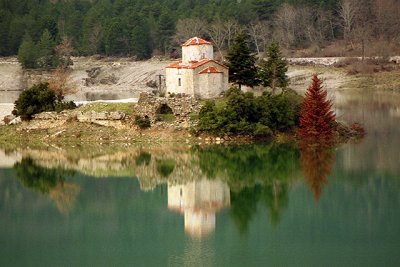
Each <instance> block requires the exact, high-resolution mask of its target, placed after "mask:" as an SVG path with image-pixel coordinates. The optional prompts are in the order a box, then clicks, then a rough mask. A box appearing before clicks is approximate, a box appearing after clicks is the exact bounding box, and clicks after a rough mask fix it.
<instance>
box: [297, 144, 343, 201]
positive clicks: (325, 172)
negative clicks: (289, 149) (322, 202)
mask: <svg viewBox="0 0 400 267" xmlns="http://www.w3.org/2000/svg"><path fill="white" fill-rule="evenodd" d="M300 152H301V153H300V159H301V165H302V169H303V173H304V176H305V179H306V181H307V183H308V186H309V187H310V190H311V192H312V193H313V194H314V199H315V200H316V201H318V200H319V199H320V197H321V193H322V188H323V186H324V185H325V184H326V183H328V176H329V174H330V173H331V171H332V167H333V164H334V163H335V160H336V157H335V151H334V147H333V145H332V144H331V143H327V142H320V143H308V142H301V143H300Z"/></svg>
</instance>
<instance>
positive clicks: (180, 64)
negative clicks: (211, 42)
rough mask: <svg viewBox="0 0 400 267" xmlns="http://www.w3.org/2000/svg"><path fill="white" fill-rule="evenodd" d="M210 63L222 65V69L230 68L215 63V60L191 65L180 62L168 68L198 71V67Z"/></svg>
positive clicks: (206, 60) (192, 62) (195, 62)
mask: <svg viewBox="0 0 400 267" xmlns="http://www.w3.org/2000/svg"><path fill="white" fill-rule="evenodd" d="M208 62H213V63H216V64H218V65H220V66H221V67H224V68H228V67H227V66H225V65H223V64H221V63H219V62H218V61H215V60H213V59H203V60H200V61H191V63H189V64H184V63H182V62H181V61H179V62H175V63H172V64H169V65H168V66H167V68H174V69H196V68H198V67H200V66H202V65H204V64H206V63H208Z"/></svg>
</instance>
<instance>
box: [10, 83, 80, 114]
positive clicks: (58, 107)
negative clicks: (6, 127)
mask: <svg viewBox="0 0 400 267" xmlns="http://www.w3.org/2000/svg"><path fill="white" fill-rule="evenodd" d="M14 104H15V106H14V110H13V111H12V113H13V114H14V115H15V116H20V117H21V119H22V120H30V119H32V116H33V115H34V114H37V113H41V112H44V111H57V112H60V111H62V110H64V109H73V108H75V107H76V105H75V103H74V102H72V101H70V102H62V101H57V97H56V95H55V93H54V91H53V90H51V89H50V88H49V84H48V83H40V84H37V85H34V86H32V87H31V88H29V89H28V90H25V91H23V92H22V93H21V94H20V95H19V97H18V99H17V100H16V101H15V103H14Z"/></svg>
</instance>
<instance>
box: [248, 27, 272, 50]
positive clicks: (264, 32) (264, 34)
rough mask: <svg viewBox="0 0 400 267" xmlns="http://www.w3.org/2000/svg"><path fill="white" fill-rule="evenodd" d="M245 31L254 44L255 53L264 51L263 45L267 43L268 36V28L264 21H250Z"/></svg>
mask: <svg viewBox="0 0 400 267" xmlns="http://www.w3.org/2000/svg"><path fill="white" fill-rule="evenodd" d="M247 31H248V33H249V35H250V37H251V38H252V39H253V42H254V45H255V46H256V50H257V54H258V55H259V54H260V53H262V52H264V51H265V47H266V46H267V44H268V39H269V38H270V29H269V25H268V23H267V22H266V21H257V22H254V21H253V22H250V24H249V26H248V27H247Z"/></svg>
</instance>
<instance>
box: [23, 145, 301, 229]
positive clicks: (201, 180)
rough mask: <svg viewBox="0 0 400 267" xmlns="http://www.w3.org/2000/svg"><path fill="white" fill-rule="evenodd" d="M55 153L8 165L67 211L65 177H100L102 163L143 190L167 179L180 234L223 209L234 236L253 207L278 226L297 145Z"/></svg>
mask: <svg viewBox="0 0 400 267" xmlns="http://www.w3.org/2000/svg"><path fill="white" fill-rule="evenodd" d="M167 149H169V148H167ZM57 153H59V151H58V152H57ZM57 153H56V151H47V152H46V151H40V152H39V151H32V150H27V151H25V152H24V155H26V157H24V158H23V159H22V161H20V162H18V163H16V164H15V170H16V173H17V176H18V178H19V179H20V180H21V181H22V183H23V184H24V185H25V186H27V187H29V188H32V189H34V190H35V191H37V192H40V193H42V194H46V195H50V197H51V199H52V200H53V201H54V202H55V204H56V206H57V208H58V210H59V211H60V212H61V213H63V214H67V213H68V212H70V211H71V210H72V209H73V206H74V202H75V199H76V198H77V195H78V194H79V193H80V191H81V190H80V186H79V185H77V184H75V183H72V182H71V181H68V180H67V178H68V177H72V176H73V175H74V173H76V172H83V173H85V174H86V173H87V174H90V175H94V174H97V175H99V177H102V176H104V174H103V173H102V172H104V173H105V175H107V174H108V173H109V172H110V170H107V169H106V168H105V166H112V171H113V174H114V176H118V175H125V176H128V177H137V178H138V180H139V183H140V186H141V189H142V190H145V191H149V190H154V189H155V188H156V187H157V185H160V184H168V208H169V209H170V210H175V211H178V212H179V213H182V214H183V215H184V222H185V232H186V233H187V234H189V235H191V236H193V237H202V236H206V235H208V234H210V233H211V232H213V231H214V229H215V225H216V213H218V212H219V211H220V210H221V209H223V208H226V207H230V206H232V207H231V209H230V212H229V213H230V215H231V217H232V218H233V220H234V221H235V224H236V225H237V227H238V229H239V231H240V232H241V233H245V232H246V231H247V228H248V224H249V222H250V221H251V220H252V219H253V216H254V214H256V212H257V210H258V209H259V208H260V207H261V208H263V209H266V210H267V211H268V214H269V216H268V217H269V220H270V222H271V223H272V224H273V225H277V224H278V223H279V221H280V218H281V216H282V210H283V209H284V208H285V207H286V206H287V203H288V188H289V187H290V185H291V183H292V182H293V181H294V180H296V179H297V177H299V165H300V164H299V152H298V150H297V148H296V146H294V145H292V144H276V143H270V144H263V145H246V146H230V147H224V146H215V147H206V148H194V149H187V148H186V149H175V150H172V149H171V150H168V153H166V151H165V150H160V148H159V147H155V148H148V149H144V148H139V149H130V150H127V151H126V152H117V153H115V154H114V155H107V156H106V155H98V154H95V157H94V158H79V157H78V156H62V155H59V154H57ZM32 158H35V160H33V159H32ZM118 162H119V164H118ZM118 166H120V167H118ZM69 169H73V170H74V171H70V170H69Z"/></svg>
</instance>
